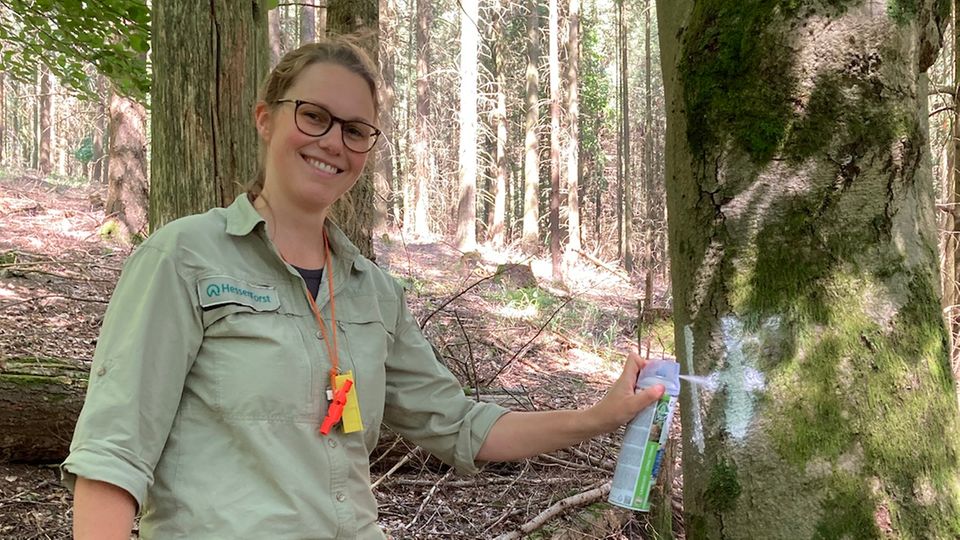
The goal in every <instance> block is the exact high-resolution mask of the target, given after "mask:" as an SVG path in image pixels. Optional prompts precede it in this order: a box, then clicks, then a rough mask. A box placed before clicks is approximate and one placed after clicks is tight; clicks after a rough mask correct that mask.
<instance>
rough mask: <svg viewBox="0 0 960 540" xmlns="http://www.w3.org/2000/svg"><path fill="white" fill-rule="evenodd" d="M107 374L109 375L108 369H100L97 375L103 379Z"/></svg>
mask: <svg viewBox="0 0 960 540" xmlns="http://www.w3.org/2000/svg"><path fill="white" fill-rule="evenodd" d="M106 374H107V368H100V369H98V370H97V375H99V376H101V377H103V376H104V375H106Z"/></svg>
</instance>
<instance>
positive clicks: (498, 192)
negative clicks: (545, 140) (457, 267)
mask: <svg viewBox="0 0 960 540" xmlns="http://www.w3.org/2000/svg"><path fill="white" fill-rule="evenodd" d="M501 9H502V2H500V1H499V0H498V1H497V3H496V8H495V11H497V12H498V14H497V15H494V20H493V21H492V23H491V24H492V29H491V42H492V55H493V62H492V63H493V72H494V73H493V78H494V81H495V84H496V88H497V90H496V93H497V106H496V109H494V113H493V126H494V132H495V133H496V149H495V150H494V166H495V167H496V171H495V174H496V178H494V181H493V216H492V219H491V220H490V224H489V226H490V231H489V234H488V236H487V237H488V238H489V239H490V240H491V243H492V244H493V245H494V246H495V247H503V245H504V243H505V242H504V240H505V232H506V231H505V225H506V223H505V221H506V214H507V88H506V84H507V78H506V74H505V73H504V69H503V62H504V58H505V56H504V55H505V53H506V50H505V45H504V41H505V40H504V39H503V35H502V34H503V16H502V15H500V14H499V11H500V10H501Z"/></svg>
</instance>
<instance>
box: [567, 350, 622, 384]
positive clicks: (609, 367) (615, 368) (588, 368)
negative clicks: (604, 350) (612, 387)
mask: <svg viewBox="0 0 960 540" xmlns="http://www.w3.org/2000/svg"><path fill="white" fill-rule="evenodd" d="M567 355H568V358H567V367H568V368H569V369H570V370H571V371H576V372H577V373H586V374H591V375H600V374H602V375H605V376H606V377H608V378H609V379H616V378H617V377H618V376H619V375H620V366H619V365H614V364H613V363H612V362H610V361H609V360H608V359H606V358H604V357H602V356H600V355H598V354H596V353H592V352H590V351H585V350H583V349H576V348H575V349H570V350H569V351H567Z"/></svg>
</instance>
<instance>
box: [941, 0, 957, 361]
mask: <svg viewBox="0 0 960 540" xmlns="http://www.w3.org/2000/svg"><path fill="white" fill-rule="evenodd" d="M951 3H952V4H953V24H952V25H951V26H952V27H953V35H952V37H953V77H954V83H953V141H952V145H951V147H952V148H951V150H952V155H953V166H952V167H951V168H950V175H949V176H948V185H949V188H950V189H949V192H950V197H949V198H948V199H947V200H948V201H950V202H951V203H953V204H952V206H951V210H953V211H952V212H947V223H946V225H947V226H946V227H945V229H946V230H947V231H949V234H947V241H946V245H945V246H944V250H945V251H946V252H947V253H948V256H947V257H946V269H947V276H946V279H945V280H944V281H945V283H944V286H943V290H944V304H945V306H946V313H947V321H949V326H948V328H949V329H950V337H951V340H950V343H951V347H950V353H951V364H952V366H953V367H952V369H953V373H954V377H955V378H957V377H958V376H960V347H958V346H957V342H958V340H960V289H958V286H960V256H958V255H960V219H958V218H957V217H956V215H957V214H956V211H957V209H960V189H958V188H960V161H958V158H960V154H958V153H957V151H958V150H960V107H958V106H957V104H958V103H960V91H958V89H960V49H957V47H958V46H960V30H958V29H957V24H958V22H960V13H958V6H957V2H956V0H954V1H953V2H951Z"/></svg>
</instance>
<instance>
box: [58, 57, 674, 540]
mask: <svg viewBox="0 0 960 540" xmlns="http://www.w3.org/2000/svg"><path fill="white" fill-rule="evenodd" d="M375 73H376V71H375V67H374V66H373V64H372V62H371V61H370V59H369V58H368V57H367V56H366V55H365V54H364V53H363V52H362V51H361V50H360V49H359V48H358V47H356V46H355V45H352V44H350V43H349V42H346V41H326V42H323V43H318V44H310V45H306V46H304V47H301V48H300V49H298V50H296V51H293V52H291V53H289V54H288V55H286V56H285V57H284V58H283V60H281V62H280V63H279V64H278V65H277V67H276V68H275V69H274V70H273V72H272V73H271V74H270V76H269V77H268V79H267V81H266V83H265V85H264V87H263V89H262V92H261V99H260V101H259V102H258V104H257V106H256V109H255V117H256V126H257V131H258V132H259V135H260V138H261V140H262V149H261V163H262V170H261V173H260V175H259V178H258V180H257V182H256V183H255V185H254V186H253V187H252V189H251V190H250V193H248V194H245V195H242V196H240V197H238V198H237V200H236V201H235V202H234V203H233V204H232V205H231V206H230V207H229V208H225V209H223V208H220V209H214V210H211V211H209V212H207V213H205V214H202V215H196V216H190V217H187V218H184V219H180V220H177V221H175V222H173V223H171V224H169V225H167V226H166V227H163V228H162V229H160V230H158V231H157V232H156V233H155V234H153V235H152V236H151V237H150V238H149V239H148V240H147V241H146V242H144V244H143V245H141V246H140V247H139V248H138V249H137V250H136V252H135V253H134V254H133V255H131V257H130V258H129V259H128V261H127V263H126V265H125V267H124V270H123V274H122V275H121V278H120V281H119V283H118V284H117V289H116V291H115V293H114V296H113V298H112V300H111V303H110V307H109V308H108V310H107V314H106V317H105V319H104V324H103V329H102V333H101V337H100V340H99V342H98V344H97V351H96V355H95V357H94V363H93V367H92V369H91V378H90V384H89V389H88V395H87V400H86V403H85V405H84V408H83V412H82V413H81V415H80V419H79V421H78V424H77V429H76V432H75V435H74V440H73V444H72V445H71V453H70V455H69V456H68V458H67V459H66V461H65V462H64V464H63V466H62V470H63V474H64V480H65V482H66V483H67V485H68V486H70V487H72V488H74V490H75V498H74V534H75V537H76V538H78V539H81V540H84V539H97V540H102V539H110V538H118V539H119V538H123V539H126V538H128V536H129V533H130V529H131V525H132V522H133V519H134V516H135V514H136V512H137V511H138V508H139V509H141V510H142V517H141V522H140V534H141V537H143V538H163V539H167V538H191V539H195V538H229V539H237V538H258V539H259V538H383V537H384V535H383V533H382V532H381V531H380V529H379V528H378V526H377V524H376V517H377V512H376V501H375V499H374V497H373V495H372V494H371V492H370V475H369V454H370V452H371V451H372V450H373V448H374V446H375V445H376V442H377V436H378V433H379V427H380V424H381V422H383V423H384V424H386V425H388V426H390V427H391V428H392V429H394V430H396V431H397V432H399V433H401V434H402V435H404V436H405V437H407V438H408V439H410V440H412V441H414V442H416V443H417V444H419V445H421V446H423V447H424V448H426V449H427V450H429V451H430V452H431V453H433V454H435V455H437V456H438V457H439V458H440V459H442V460H443V461H445V462H447V463H449V464H452V465H454V466H456V467H457V468H458V469H459V470H461V471H466V472H473V471H475V470H476V465H475V463H476V462H478V461H494V460H515V459H521V458H524V457H529V456H534V455H537V454H540V453H543V452H548V451H551V450H555V449H558V448H562V447H565V446H569V445H571V444H575V443H578V442H580V441H583V440H585V439H587V438H589V437H592V436H595V435H598V434H601V433H605V432H608V431H611V430H613V429H616V428H617V427H618V426H620V425H621V424H623V423H626V422H627V421H629V420H630V419H631V418H633V416H634V415H635V414H636V413H637V412H638V411H640V410H641V409H642V408H644V407H645V406H647V405H648V404H650V403H652V402H653V401H655V400H656V399H657V398H659V396H660V394H661V393H662V391H663V389H662V388H653V389H648V390H647V391H644V392H642V393H639V394H634V388H633V385H634V381H635V380H636V376H637V373H638V372H639V368H640V364H641V362H640V360H639V357H637V356H636V355H631V357H630V358H629V359H628V361H627V364H626V367H625V368H624V371H623V374H622V375H621V377H620V379H619V380H618V381H617V382H616V383H615V384H614V386H613V387H612V388H611V389H610V391H609V392H608V394H607V395H606V396H605V397H604V398H603V399H602V400H601V401H600V402H599V403H597V404H596V405H594V406H593V407H590V408H589V409H585V410H582V411H551V412H533V413H521V412H508V411H507V410H505V409H503V408H502V407H499V406H497V405H493V404H487V403H476V402H474V401H471V400H469V399H467V398H466V397H465V396H464V393H463V391H462V390H461V388H460V386H459V385H458V383H457V381H456V380H455V379H454V378H453V377H452V375H451V374H450V373H449V372H448V371H447V370H446V369H445V368H444V367H443V366H442V365H441V364H440V363H439V362H437V361H436V359H435V357H434V356H433V353H432V351H431V349H430V346H429V344H428V343H427V342H426V341H425V339H424V338H423V335H422V334H421V333H420V331H419V328H418V326H417V324H416V321H415V320H414V318H413V317H412V316H411V314H410V312H409V311H408V309H407V306H406V304H405V303H404V301H403V298H402V290H401V289H400V287H399V286H398V285H397V284H396V283H395V281H394V280H393V279H392V278H391V277H390V276H389V275H388V274H386V273H385V272H383V271H382V270H380V269H379V268H377V267H376V266H374V265H373V264H372V263H371V262H370V261H369V260H367V259H365V258H364V257H362V256H360V255H359V253H358V251H357V249H356V248H355V247H354V246H353V245H352V244H351V243H350V242H349V240H347V238H346V237H345V236H344V235H343V233H342V232H341V231H340V230H339V229H338V228H337V227H336V226H335V225H334V224H332V223H331V222H330V221H328V220H327V219H326V218H327V212H328V211H329V209H330V206H331V205H332V204H333V203H334V202H335V201H337V200H338V199H340V198H341V197H343V196H344V194H345V193H346V192H347V191H348V190H349V189H350V188H351V187H352V186H353V185H354V183H356V181H357V178H358V177H359V175H360V173H361V171H362V170H363V167H364V165H365V163H366V160H367V156H368V152H369V151H370V150H371V149H372V148H373V146H374V144H375V143H376V141H377V138H378V136H379V130H378V129H377V128H376V125H377V111H378V103H377V97H376V96H377V93H376V78H375ZM341 407H343V408H344V411H343V413H342V414H340V413H338V409H340V408H341Z"/></svg>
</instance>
